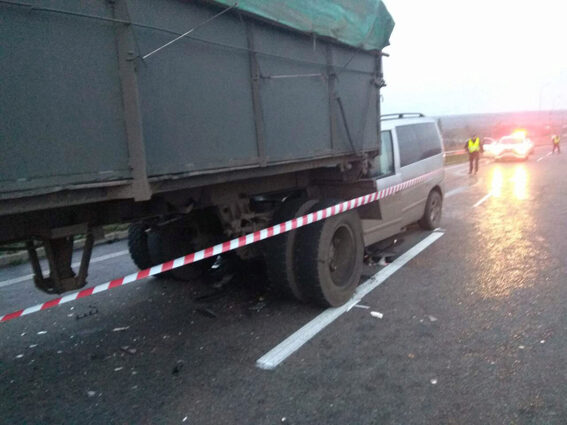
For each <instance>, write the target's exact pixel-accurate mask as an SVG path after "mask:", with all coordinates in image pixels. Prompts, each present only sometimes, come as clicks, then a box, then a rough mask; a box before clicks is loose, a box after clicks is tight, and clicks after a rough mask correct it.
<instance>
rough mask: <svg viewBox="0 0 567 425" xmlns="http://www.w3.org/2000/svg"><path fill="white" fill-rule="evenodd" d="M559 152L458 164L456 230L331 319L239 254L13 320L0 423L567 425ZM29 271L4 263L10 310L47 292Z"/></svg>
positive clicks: (410, 236) (452, 203)
mask: <svg viewBox="0 0 567 425" xmlns="http://www.w3.org/2000/svg"><path fill="white" fill-rule="evenodd" d="M546 153H547V151H546V150H541V149H538V150H537V151H536V153H535V155H534V156H533V157H532V158H531V159H530V160H529V161H528V162H511V163H488V162H485V163H483V164H481V171H480V173H479V175H478V176H476V177H469V176H467V175H466V172H467V170H466V165H459V166H453V167H450V168H448V169H447V192H446V199H445V206H444V217H443V221H442V228H443V231H442V232H440V231H437V232H434V233H430V232H423V231H420V230H418V229H417V228H411V229H408V231H407V232H406V233H404V234H402V235H400V237H399V241H398V244H397V245H396V246H395V247H394V248H393V249H394V250H395V251H396V252H395V254H396V260H395V261H394V262H393V263H392V264H390V265H388V266H385V267H381V266H378V265H373V264H369V265H367V266H366V268H365V278H364V280H367V279H369V281H370V284H372V288H373V289H372V288H371V289H372V290H371V291H370V292H369V293H368V294H367V295H366V296H364V298H362V299H361V300H360V302H359V304H358V305H356V306H353V305H350V306H349V308H348V309H347V308H344V309H343V311H341V312H340V313H341V314H334V313H333V314H334V316H333V314H331V316H332V317H331V318H330V319H329V317H330V316H329V312H326V313H324V314H322V315H321V313H322V311H321V310H320V309H317V308H315V307H311V306H307V305H302V304H298V303H295V302H292V301H285V300H279V299H276V298H275V297H273V296H271V295H270V294H269V293H266V290H265V282H266V277H265V274H264V272H263V270H262V269H261V267H260V266H258V265H253V264H247V265H245V266H244V267H242V266H238V265H234V264H232V265H231V264H230V263H229V264H228V265H225V266H221V269H219V271H218V272H217V273H216V276H215V275H213V276H209V277H207V278H206V279H204V280H203V281H202V282H197V283H195V284H187V283H183V282H178V281H174V280H168V279H155V278H150V279H147V280H145V281H143V282H140V283H137V284H132V285H128V286H126V287H122V288H117V289H115V290H112V291H109V292H104V293H102V294H98V295H95V296H92V297H89V298H85V299H82V300H79V301H77V302H73V303H69V304H65V305H62V306H60V307H56V308H53V309H50V310H47V311H43V312H39V313H35V314H32V315H30V316H26V317H23V318H19V319H15V320H13V321H10V322H7V323H5V324H2V325H0V338H1V341H2V342H1V345H0V422H1V423H6V424H23V423H25V424H210V425H220V424H247V425H248V424H250V425H253V424H282V423H285V424H294V425H296V424H353V425H355V424H565V423H567V401H566V400H567V307H566V305H567V303H566V301H567V273H566V272H567V254H566V253H567V241H566V238H565V236H566V235H567V183H566V182H567V179H566V172H567V171H566V169H567V155H565V154H563V155H555V156H544V155H545V154H546ZM540 158H542V159H540ZM435 239H436V240H435ZM125 249H126V247H125V243H124V242H119V243H114V244H110V245H102V246H98V247H96V248H95V251H94V253H93V258H94V259H95V260H96V262H95V263H94V264H93V265H92V267H91V269H90V276H89V281H90V282H91V284H97V283H101V282H105V281H107V280H109V279H112V278H116V277H120V276H122V275H124V274H126V273H130V272H133V271H135V267H134V265H133V264H132V262H131V261H130V259H129V257H128V255H127V253H126V252H125ZM420 250H421V252H419V251H420ZM29 273H30V268H29V265H20V266H13V267H9V268H4V269H2V270H0V312H1V313H8V312H11V311H13V310H15V309H18V308H21V307H27V306H30V305H33V304H35V303H38V302H43V301H46V300H49V299H50V297H49V296H47V295H44V294H42V293H40V292H38V291H36V290H35V289H34V287H33V283H32V282H31V280H30V278H29ZM376 273H377V274H376ZM374 274H376V275H375V276H374V277H372V276H373V275H374ZM26 276H27V277H26ZM231 276H232V278H231V279H229V277H231ZM379 283H380V285H378V284H379ZM364 285H366V286H364ZM363 287H366V288H368V283H365V284H363ZM361 288H362V287H361ZM331 313H332V312H331ZM306 324H308V326H307V328H308V329H307V330H305V328H304V329H303V330H302V331H300V332H299V333H297V331H298V330H300V328H302V327H303V326H304V325H306ZM313 326H314V327H317V326H319V328H318V329H320V332H318V333H315V334H314V335H310V334H309V329H313ZM290 335H291V338H292V340H291V341H290V340H288V342H289V343H290V344H291V345H289V344H288V345H286V347H287V348H286V347H284V349H283V352H285V351H286V350H288V351H289V352H288V353H287V354H285V355H283V357H282V358H281V359H280V360H281V363H278V364H277V365H275V366H273V368H272V369H270V370H266V369H262V368H260V367H258V366H259V365H262V363H257V362H258V360H259V359H262V358H264V359H265V358H266V355H268V357H270V355H271V354H270V353H273V351H272V350H273V349H274V348H275V347H280V349H281V346H280V345H279V344H280V343H281V342H282V341H284V340H285V339H286V338H288V337H289V336H290ZM294 344H295V345H294ZM290 346H293V347H295V348H296V350H295V351H293V350H289V347H290ZM278 352H279V353H280V354H281V353H282V351H281V350H280V351H278ZM264 366H265V364H264Z"/></svg>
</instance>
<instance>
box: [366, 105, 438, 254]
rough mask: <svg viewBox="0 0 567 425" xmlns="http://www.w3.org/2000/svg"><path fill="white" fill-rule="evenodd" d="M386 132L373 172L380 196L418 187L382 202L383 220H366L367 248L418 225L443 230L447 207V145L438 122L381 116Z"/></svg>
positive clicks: (421, 117)
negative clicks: (398, 187)
mask: <svg viewBox="0 0 567 425" xmlns="http://www.w3.org/2000/svg"><path fill="white" fill-rule="evenodd" d="M381 126H382V141H381V143H382V145H381V155H380V156H378V157H376V158H375V159H374V162H373V172H372V177H373V178H375V179H376V188H377V190H382V189H386V188H389V187H392V186H395V185H398V184H401V183H404V182H408V181H410V180H412V179H416V178H417V179H418V182H417V183H415V184H411V185H408V187H407V188H404V189H403V190H399V191H397V192H396V193H395V194H393V195H390V196H388V197H386V198H384V199H382V200H380V201H378V202H379V208H380V219H375V218H364V217H362V226H363V230H364V244H365V246H368V245H371V244H373V243H376V242H379V241H382V240H384V239H387V238H389V237H391V236H394V235H395V234H397V233H400V232H401V231H402V230H403V229H404V228H405V227H406V226H408V225H409V224H412V223H415V222H417V223H419V225H420V226H421V227H422V228H424V229H428V230H432V229H435V228H437V227H439V223H440V220H441V212H442V206H443V194H444V184H443V182H444V176H445V174H444V169H443V142H442V139H441V133H440V132H439V128H438V127H437V122H436V121H435V120H434V119H433V118H429V117H426V116H424V115H423V114H414V113H411V114H407V113H404V114H389V115H382V116H381ZM420 177H421V179H420ZM414 181H415V180H414Z"/></svg>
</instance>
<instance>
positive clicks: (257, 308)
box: [248, 297, 267, 313]
mask: <svg viewBox="0 0 567 425" xmlns="http://www.w3.org/2000/svg"><path fill="white" fill-rule="evenodd" d="M266 305H267V304H266V301H264V298H263V297H260V298H259V301H258V302H257V303H255V304H254V305H251V306H250V307H248V310H252V311H255V312H256V313H259V312H260V311H262V310H263V309H264V307H266Z"/></svg>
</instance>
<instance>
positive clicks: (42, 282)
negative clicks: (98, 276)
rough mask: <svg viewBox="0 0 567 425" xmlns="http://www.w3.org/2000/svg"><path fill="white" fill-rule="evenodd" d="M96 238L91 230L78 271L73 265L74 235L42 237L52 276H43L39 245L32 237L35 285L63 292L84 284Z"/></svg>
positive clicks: (29, 243)
mask: <svg viewBox="0 0 567 425" xmlns="http://www.w3.org/2000/svg"><path fill="white" fill-rule="evenodd" d="M94 240H95V236H94V234H93V232H88V233H87V235H86V240H85V245H84V248H83V255H82V258H81V264H80V266H79V272H78V274H75V272H74V271H73V268H72V261H73V235H68V236H62V237H57V238H42V242H43V246H44V249H45V255H46V257H47V261H48V263H49V277H44V275H43V271H42V269H41V264H40V262H39V257H38V255H37V250H36V246H35V245H34V243H33V241H28V242H27V250H28V254H29V258H30V263H31V266H32V270H33V274H34V282H35V286H36V287H37V288H38V289H41V290H42V291H44V292H47V293H48V294H60V293H62V292H66V291H71V290H74V289H79V288H82V287H83V286H85V284H86V283H87V281H86V279H87V272H88V267H89V262H90V259H91V254H92V249H93V245H94Z"/></svg>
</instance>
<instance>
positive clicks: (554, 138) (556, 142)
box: [551, 136, 559, 145]
mask: <svg viewBox="0 0 567 425" xmlns="http://www.w3.org/2000/svg"><path fill="white" fill-rule="evenodd" d="M551 139H552V140H553V143H555V144H556V145H558V144H559V136H553V137H552V138H551Z"/></svg>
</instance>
